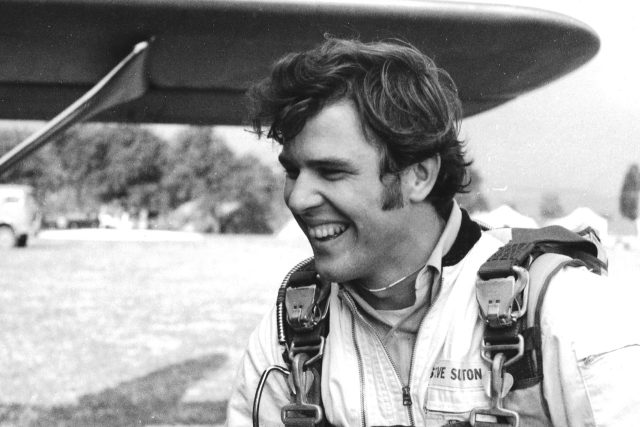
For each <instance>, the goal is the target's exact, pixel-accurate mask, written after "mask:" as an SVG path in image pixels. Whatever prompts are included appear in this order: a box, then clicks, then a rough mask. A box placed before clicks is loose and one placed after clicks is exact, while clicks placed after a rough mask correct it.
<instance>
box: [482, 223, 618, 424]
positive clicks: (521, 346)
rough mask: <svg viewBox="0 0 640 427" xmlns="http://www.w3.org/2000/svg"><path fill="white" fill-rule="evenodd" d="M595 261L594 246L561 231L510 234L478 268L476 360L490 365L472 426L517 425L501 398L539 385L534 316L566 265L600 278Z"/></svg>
mask: <svg viewBox="0 0 640 427" xmlns="http://www.w3.org/2000/svg"><path fill="white" fill-rule="evenodd" d="M597 256H598V247H597V245H596V244H595V243H594V242H592V241H590V240H588V239H585V238H583V237H582V236H580V235H578V234H576V233H573V232H571V231H569V230H566V229H564V228H562V227H557V226H553V227H546V228H542V229H513V230H512V239H511V241H509V242H507V244H505V245H504V246H503V247H502V248H500V250H498V251H497V252H496V253H495V254H494V255H492V256H491V257H490V258H489V259H488V260H487V261H486V262H485V263H484V264H483V265H482V266H481V267H480V270H479V271H478V280H477V282H476V297H477V300H478V303H479V308H480V313H481V316H482V318H483V320H484V321H485V332H484V337H483V339H482V343H481V346H482V347H481V355H482V358H483V359H484V360H485V361H487V362H488V363H489V364H490V366H491V370H490V381H489V384H487V385H486V386H487V389H488V392H489V396H490V399H491V403H490V406H489V407H488V408H476V409H474V410H473V411H472V412H471V415H470V424H471V425H472V426H518V425H519V423H520V420H519V416H518V414H517V413H516V412H514V411H510V410H508V409H505V408H504V406H503V399H504V398H505V397H506V395H507V394H508V393H509V391H510V390H512V389H517V388H526V387H530V386H532V385H534V384H537V383H539V382H540V381H542V377H543V370H542V354H541V347H542V338H541V329H540V311H541V307H542V301H543V299H544V296H545V293H546V290H547V288H548V286H549V283H550V281H551V279H552V277H553V276H555V274H557V273H558V272H559V271H560V270H562V269H563V268H564V267H566V266H587V267H588V268H590V269H591V270H594V271H595V272H597V273H602V272H603V270H606V264H605V263H604V262H602V261H600V260H598V258H597ZM514 377H515V378H516V379H515V380H514ZM543 405H544V406H545V408H544V409H545V410H546V412H547V414H548V410H547V407H546V403H545V402H543ZM488 420H490V421H488Z"/></svg>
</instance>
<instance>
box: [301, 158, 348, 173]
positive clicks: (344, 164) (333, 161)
mask: <svg viewBox="0 0 640 427" xmlns="http://www.w3.org/2000/svg"><path fill="white" fill-rule="evenodd" d="M307 164H308V165H309V166H311V167H315V168H332V169H344V170H355V165H354V164H353V162H351V161H349V160H345V159H341V158H340V157H324V158H322V159H312V160H309V161H308V162H307Z"/></svg>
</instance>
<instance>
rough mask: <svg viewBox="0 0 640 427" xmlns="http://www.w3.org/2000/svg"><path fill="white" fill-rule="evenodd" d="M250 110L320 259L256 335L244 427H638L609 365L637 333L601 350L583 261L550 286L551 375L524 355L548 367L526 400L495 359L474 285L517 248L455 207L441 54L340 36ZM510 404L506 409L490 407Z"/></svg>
mask: <svg viewBox="0 0 640 427" xmlns="http://www.w3.org/2000/svg"><path fill="white" fill-rule="evenodd" d="M250 99H251V100H252V117H253V123H254V128H255V129H256V131H257V132H258V133H259V134H261V133H262V132H263V129H264V128H265V127H267V128H268V137H270V138H273V139H275V140H276V141H277V142H279V143H280V144H282V147H283V149H282V152H281V154H280V157H279V160H280V162H281V164H282V166H283V167H284V169H285V172H286V184H285V188H284V198H285V201H286V204H287V206H288V207H289V209H290V210H291V212H292V214H293V216H294V217H295V219H296V221H297V222H298V224H299V226H300V228H301V229H302V230H303V231H304V233H305V235H306V236H307V238H308V240H309V243H310V244H311V247H312V248H313V254H314V258H313V260H312V261H311V262H307V263H305V264H304V265H303V266H299V268H296V269H295V270H299V271H295V272H292V274H291V275H290V276H289V277H288V280H287V281H286V282H288V284H287V286H288V287H286V288H283V290H282V292H281V295H280V297H279V302H278V305H277V307H276V308H274V310H273V312H272V313H270V314H269V315H268V316H266V317H265V318H264V320H263V321H262V322H261V324H260V325H259V327H258V328H257V329H256V331H255V332H254V334H253V335H252V336H251V338H250V342H249V346H248V348H247V351H246V353H245V355H244V357H243V360H242V362H241V366H240V369H239V373H238V380H237V383H236V386H235V389H234V392H233V395H232V397H231V399H230V402H229V409H228V420H227V423H228V425H229V426H247V425H250V424H251V422H253V424H254V425H260V426H275V425H282V424H285V425H303V426H314V425H340V426H356V425H358V426H407V425H427V426H442V425H445V424H447V425H450V424H453V425H460V426H464V425H469V422H471V421H472V422H474V423H476V425H492V426H493V425H495V426H498V425H516V424H517V422H518V420H523V423H524V425H587V424H597V423H600V422H602V423H603V424H606V423H611V422H613V421H616V422H619V421H621V420H622V421H624V420H623V418H622V417H623V416H625V415H621V414H625V411H624V410H623V409H624V406H625V405H627V407H628V404H629V402H630V398H629V396H627V395H625V396H624V397H623V398H621V399H620V401H619V403H620V405H622V406H620V407H618V408H613V410H612V409H611V406H610V402H611V400H612V399H611V397H612V396H613V397H620V396H622V394H624V393H623V391H624V387H623V386H622V385H621V384H622V376H620V378H611V372H610V368H611V366H613V364H614V363H615V364H622V365H625V364H626V365H627V366H631V365H630V363H631V361H632V360H634V358H638V357H639V356H640V351H638V349H639V348H640V347H639V346H637V345H636V344H637V342H638V340H637V338H636V337H635V336H634V338H630V337H629V336H628V335H625V336H624V337H622V336H621V334H610V333H608V332H606V331H605V332H602V333H601V334H602V335H603V336H607V339H606V340H602V341H600V342H597V344H594V340H593V337H594V335H593V334H594V331H595V329H594V328H593V327H592V326H593V325H594V322H593V320H592V319H593V316H592V310H591V308H590V307H592V306H593V304H594V303H596V301H598V302H600V301H601V300H598V298H599V296H600V294H601V289H602V280H603V279H602V277H601V276H598V275H595V274H592V273H591V272H589V271H587V269H586V268H573V267H566V268H563V269H561V271H560V272H559V273H558V274H556V275H555V276H554V277H553V285H551V286H550V287H549V289H550V291H549V292H548V295H547V296H546V299H545V307H544V311H543V313H542V323H543V327H542V328H541V337H542V338H541V339H540V340H541V341H544V345H543V346H542V350H541V352H542V355H541V356H540V357H541V358H542V359H544V362H545V363H544V365H542V359H541V360H538V359H535V360H534V359H527V360H529V361H531V363H532V364H533V365H535V366H533V367H530V366H527V367H524V368H523V369H522V370H521V372H520V373H519V374H518V375H516V374H514V375H516V377H515V385H514V387H513V388H514V390H513V391H512V390H511V388H512V387H511V386H512V384H513V383H514V377H513V376H511V374H510V373H504V372H503V364H504V365H505V366H506V365H507V364H510V363H511V361H515V358H516V357H515V356H513V355H512V353H510V351H511V350H508V351H506V350H505V351H504V352H501V353H499V354H500V356H496V357H495V358H494V361H493V365H492V364H491V363H487V362H486V361H485V360H483V358H486V352H487V351H486V349H485V350H481V343H482V344H483V345H484V343H485V342H489V341H487V340H491V337H489V338H487V335H486V333H485V322H484V320H483V318H482V316H480V310H479V307H478V302H477V300H476V279H477V277H478V270H479V269H480V267H481V266H482V265H483V264H484V263H485V261H486V260H487V259H488V258H489V257H490V256H491V255H492V254H493V253H495V252H496V251H497V250H498V249H499V248H500V247H501V246H502V245H503V244H504V242H502V241H500V240H499V239H497V238H496V237H495V236H493V235H491V234H490V233H483V232H482V230H481V228H480V227H479V225H478V224H476V223H474V222H473V221H472V220H471V219H470V218H469V215H468V214H467V213H466V212H465V211H464V210H462V209H461V208H460V207H459V206H458V205H457V203H456V202H455V200H454V195H455V194H456V193H458V192H461V191H464V187H465V184H466V182H465V171H466V167H467V166H468V163H467V162H466V161H465V158H464V146H463V143H462V141H461V140H460V139H459V137H458V128H459V120H460V116H461V112H460V102H459V100H458V97H457V92H456V88H455V85H454V84H453V82H452V81H451V79H450V78H449V76H448V75H447V73H446V72H444V71H443V70H441V69H439V68H437V67H436V66H435V64H434V63H433V61H432V60H431V59H429V58H428V57H426V56H425V55H423V54H422V53H420V52H419V51H417V50H416V49H414V48H413V47H411V46H408V45H406V44H401V43H371V44H365V43H361V42H358V41H350V40H337V39H329V40H327V41H326V42H325V43H323V44H322V45H320V46H319V47H317V48H316V49H313V50H310V51H307V52H302V53H297V54H290V55H288V56H286V57H284V58H282V59H281V60H279V61H278V62H277V63H276V64H275V66H274V68H273V70H272V73H271V76H270V77H268V78H267V79H265V80H264V81H262V82H260V83H259V84H257V85H256V86H255V87H254V88H253V89H252V91H251V92H250ZM293 282H295V283H293ZM556 282H562V283H560V284H558V285H556ZM292 283H293V284H292ZM285 294H286V297H285ZM577 296H579V297H580V300H577V299H576V297H577ZM591 296H598V297H596V298H594V299H590V298H591ZM568 299H573V300H575V301H576V303H575V304H571V305H567V304H566V301H567V300H568ZM285 310H286V315H285V314H284V313H283V312H284V311H285ZM327 313H328V314H327ZM566 319H570V320H571V321H570V322H567V321H566ZM574 324H580V325H582V327H581V328H578V329H577V330H576V329H573V328H572V327H570V326H571V325H574ZM598 330H600V329H598ZM519 332H522V331H516V334H517V337H518V338H519V339H521V340H523V334H524V335H527V334H525V333H524V332H522V333H519ZM530 335H531V336H533V333H531V334H530ZM287 336H293V338H292V340H288V339H287ZM325 336H326V339H325ZM509 338H513V336H510V337H509ZM529 341H530V342H532V340H529ZM509 345H510V347H509V349H513V348H520V347H518V345H516V344H509ZM519 345H520V346H524V344H522V341H520V344H519ZM514 346H515V347H514ZM526 348H527V349H528V351H529V350H531V348H530V347H529V344H527V347H526ZM532 348H533V347H532ZM536 349H537V347H536ZM536 352H537V350H536ZM503 353H504V354H503ZM609 353H611V354H615V356H612V357H604V358H603V359H604V362H602V361H600V362H595V363H593V364H587V363H586V362H585V361H587V360H591V359H589V358H590V357H591V356H594V355H601V354H609ZM505 354H507V355H509V356H508V357H509V359H501V358H503V357H506V356H505ZM532 354H533V353H532ZM521 356H522V354H521V353H518V356H517V357H518V358H520V357H521ZM535 356H537V354H536V355H535ZM532 357H533V356H532ZM538 362H539V363H538ZM496 364H497V365H496ZM543 371H544V372H543ZM522 372H526V374H522ZM271 373H275V374H274V375H272V376H271V375H270V374H271ZM529 373H530V375H529ZM605 373H606V375H605ZM278 374H285V375H278ZM543 374H544V382H543V385H541V383H540V379H541V378H542V376H543ZM527 375H529V376H527ZM490 380H491V381H490ZM639 380H640V379H639ZM490 382H491V385H489V383H490ZM489 388H491V390H493V391H491V392H487V390H488V389H489ZM496 388H498V389H499V390H498V391H497V392H495V389H496ZM492 393H493V394H492ZM507 394H508V397H507V398H506V399H505V401H504V402H503V401H502V400H503V397H505V396H506V395H507ZM603 396H605V397H603ZM503 403H504V405H505V406H504V407H506V408H510V409H509V410H506V412H504V413H493V414H491V413H489V414H487V411H484V412H483V411H482V410H480V412H477V411H476V410H477V409H478V408H493V409H495V408H498V409H500V410H503V406H502V405H503ZM511 409H513V410H514V411H517V412H509V411H510V410H511ZM489 412H491V411H489ZM514 414H517V415H514ZM495 415H497V416H495ZM483 416H485V418H482V417H483ZM487 416H488V418H486V417H487ZM250 420H251V421H250ZM322 423H325V424H322ZM478 423H479V424H478ZM482 423H485V424H482ZM623 424H624V422H622V423H619V424H618V425H623Z"/></svg>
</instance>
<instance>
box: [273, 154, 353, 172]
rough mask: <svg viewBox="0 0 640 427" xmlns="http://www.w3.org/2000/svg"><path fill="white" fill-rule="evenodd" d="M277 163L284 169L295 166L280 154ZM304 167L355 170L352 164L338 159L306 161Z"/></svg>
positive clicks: (326, 158)
mask: <svg viewBox="0 0 640 427" xmlns="http://www.w3.org/2000/svg"><path fill="white" fill-rule="evenodd" d="M278 161H279V162H280V164H281V165H282V166H284V167H287V166H293V165H295V163H296V162H295V160H293V159H292V158H290V157H289V156H287V155H286V154H285V153H281V154H280V155H279V156H278ZM305 163H306V165H307V166H309V167H312V168H333V169H345V170H355V169H356V168H355V166H354V164H353V162H351V161H349V160H345V159H342V158H340V157H323V158H320V159H310V160H307V161H306V162H305Z"/></svg>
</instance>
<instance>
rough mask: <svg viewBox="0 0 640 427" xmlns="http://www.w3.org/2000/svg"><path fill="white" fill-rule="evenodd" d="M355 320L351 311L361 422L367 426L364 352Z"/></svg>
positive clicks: (363, 425)
mask: <svg viewBox="0 0 640 427" xmlns="http://www.w3.org/2000/svg"><path fill="white" fill-rule="evenodd" d="M355 321H356V319H355V317H354V314H353V312H351V339H352V340H353V346H354V347H355V349H356V357H357V358H358V378H359V379H360V423H361V425H362V427H366V426H367V414H366V412H365V410H364V400H365V399H364V368H363V367H362V353H360V346H359V345H358V340H357V339H356V328H354V327H353V325H354V324H355Z"/></svg>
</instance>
